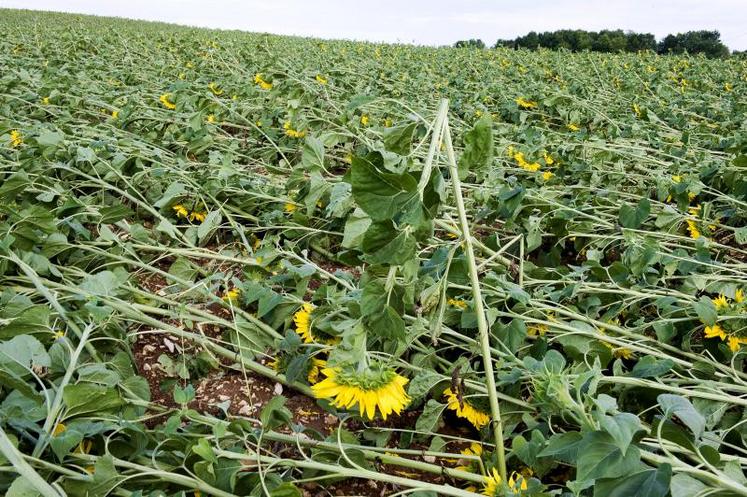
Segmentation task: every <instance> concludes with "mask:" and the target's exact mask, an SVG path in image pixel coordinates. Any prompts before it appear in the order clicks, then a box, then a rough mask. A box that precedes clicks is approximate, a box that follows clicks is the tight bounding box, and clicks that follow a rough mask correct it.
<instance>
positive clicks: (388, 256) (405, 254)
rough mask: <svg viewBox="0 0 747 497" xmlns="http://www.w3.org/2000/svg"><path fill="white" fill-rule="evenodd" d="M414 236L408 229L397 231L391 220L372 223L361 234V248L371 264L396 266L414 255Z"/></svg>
mask: <svg viewBox="0 0 747 497" xmlns="http://www.w3.org/2000/svg"><path fill="white" fill-rule="evenodd" d="M415 248H416V243H415V237H413V236H412V235H411V234H410V233H409V230H402V231H399V230H397V228H396V227H395V226H394V223H393V222H392V221H391V220H387V221H380V222H376V223H374V224H372V225H371V226H370V227H369V228H368V230H367V231H366V234H365V235H364V236H363V243H362V244H361V249H363V251H364V252H365V253H366V260H367V261H368V262H369V263H371V264H389V265H392V266H398V265H401V264H404V263H405V262H407V261H408V260H410V259H412V258H413V257H414V256H415Z"/></svg>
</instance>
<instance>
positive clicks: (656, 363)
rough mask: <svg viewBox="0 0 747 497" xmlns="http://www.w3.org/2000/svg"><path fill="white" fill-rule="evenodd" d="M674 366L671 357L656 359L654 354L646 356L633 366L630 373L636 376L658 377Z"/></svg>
mask: <svg viewBox="0 0 747 497" xmlns="http://www.w3.org/2000/svg"><path fill="white" fill-rule="evenodd" d="M673 367H674V362H673V361H672V360H671V359H656V358H655V357H654V356H645V357H642V358H641V360H639V361H638V362H637V363H636V365H635V366H634V367H633V371H631V372H630V375H631V376H633V377H634V378H658V377H659V376H661V375H663V374H665V373H667V372H668V371H669V370H671V369H672V368H673Z"/></svg>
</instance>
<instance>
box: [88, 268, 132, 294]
mask: <svg viewBox="0 0 747 497" xmlns="http://www.w3.org/2000/svg"><path fill="white" fill-rule="evenodd" d="M127 278H129V274H127V271H125V270H124V269H122V268H121V267H118V268H115V269H114V271H101V272H100V273H96V274H91V275H88V276H86V277H85V278H84V279H83V281H82V282H81V283H80V285H78V286H79V287H80V289H81V290H84V291H86V292H88V293H89V294H91V295H97V296H113V295H117V293H118V292H117V290H118V289H119V288H120V287H121V286H122V285H123V284H124V283H125V282H126V281H127Z"/></svg>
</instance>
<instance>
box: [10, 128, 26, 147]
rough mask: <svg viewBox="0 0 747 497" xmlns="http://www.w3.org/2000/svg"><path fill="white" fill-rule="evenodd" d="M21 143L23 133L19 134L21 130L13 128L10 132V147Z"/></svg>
mask: <svg viewBox="0 0 747 497" xmlns="http://www.w3.org/2000/svg"><path fill="white" fill-rule="evenodd" d="M22 143H23V135H21V132H20V131H18V130H17V129H14V130H13V131H11V132H10V146H11V147H20V146H21V144H22Z"/></svg>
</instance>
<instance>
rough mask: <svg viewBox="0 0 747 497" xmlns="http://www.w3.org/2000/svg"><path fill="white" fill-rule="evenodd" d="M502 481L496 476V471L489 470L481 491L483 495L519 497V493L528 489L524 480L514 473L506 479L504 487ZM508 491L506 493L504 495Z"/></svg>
mask: <svg viewBox="0 0 747 497" xmlns="http://www.w3.org/2000/svg"><path fill="white" fill-rule="evenodd" d="M502 483H503V479H502V478H501V475H500V474H498V470H496V469H495V468H491V470H490V471H489V472H488V475H487V476H485V484H484V487H483V490H482V494H483V495H487V496H490V497H495V496H504V495H521V492H522V491H524V490H526V489H527V488H528V485H527V480H526V478H525V477H524V476H523V475H521V474H519V473H517V472H516V471H514V472H513V473H511V476H510V477H509V478H508V481H507V482H506V484H505V485H503V484H502ZM506 490H508V493H506Z"/></svg>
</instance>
